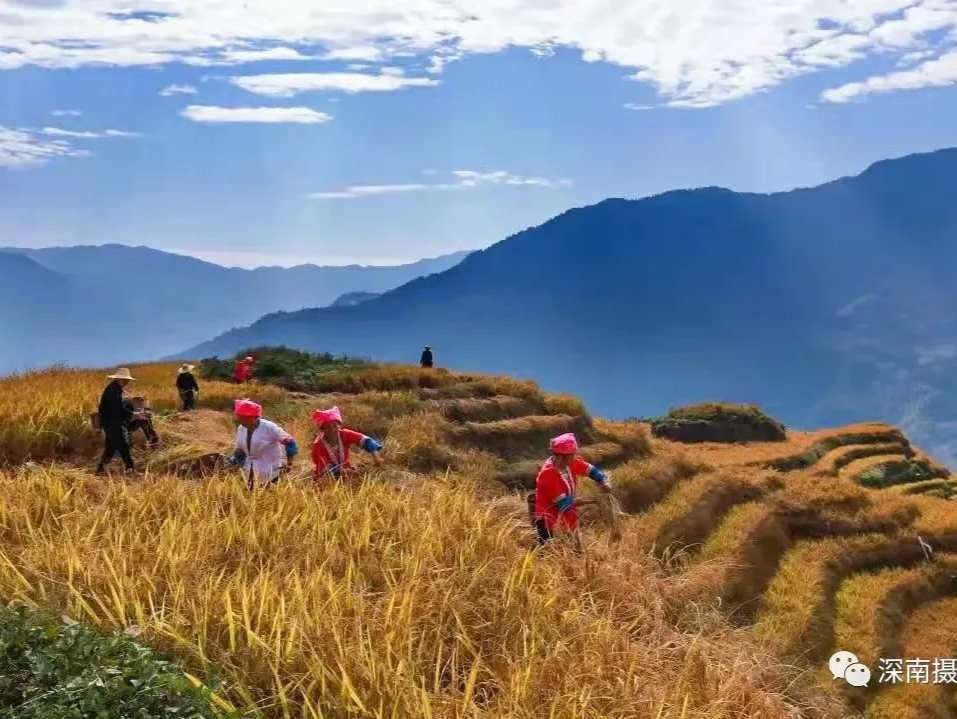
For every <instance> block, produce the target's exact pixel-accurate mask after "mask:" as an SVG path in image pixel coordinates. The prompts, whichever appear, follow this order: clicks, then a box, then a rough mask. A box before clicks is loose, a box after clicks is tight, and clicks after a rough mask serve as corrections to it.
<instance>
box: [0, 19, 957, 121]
mask: <svg viewBox="0 0 957 719" xmlns="http://www.w3.org/2000/svg"><path fill="white" fill-rule="evenodd" d="M42 4H43V8H42V10H39V9H38V8H37V0H32V1H30V2H25V1H23V0H21V1H20V2H13V3H10V2H5V3H4V5H3V8H4V10H3V12H4V25H3V29H4V33H3V34H4V39H3V49H2V50H0V69H13V68H18V67H23V66H26V65H39V66H43V67H51V68H63V67H81V66H85V65H101V66H110V67H121V66H147V65H149V66H156V65H163V64H168V63H173V62H192V63H194V64H206V65H237V64H246V63H253V62H260V61H264V60H280V61H290V60H299V59H302V58H310V57H316V56H319V57H322V58H323V59H324V60H328V61H344V62H349V61H355V62H375V63H383V62H389V61H391V60H393V59H394V58H413V59H415V60H417V61H422V62H430V63H431V66H430V67H429V70H428V73H429V74H432V75H437V74H439V73H440V72H441V70H442V68H443V66H444V65H445V63H447V62H451V61H454V60H456V59H458V58H463V57H467V56H469V55H476V54H488V53H494V52H499V51H502V50H505V49H507V48H511V47H518V48H525V49H527V50H529V51H532V52H535V53H538V54H540V55H548V54H549V53H553V52H554V51H556V50H558V49H560V48H568V49H572V50H576V51H578V52H580V53H581V56H582V58H583V59H584V60H585V61H588V62H597V61H602V62H605V63H609V64H613V65H617V66H618V67H620V68H621V69H622V71H623V74H625V75H626V76H628V77H630V78H632V79H634V80H636V81H639V82H643V83H648V84H650V85H652V86H653V87H654V88H656V89H657V91H658V92H659V94H660V96H661V97H662V99H663V104H671V106H673V107H690V108H695V107H711V106H714V105H716V104H721V103H724V102H728V101H731V100H734V99H737V98H742V97H746V96H748V95H752V94H754V93H757V92H761V91H764V90H767V89H769V88H772V87H775V86H777V85H780V84H781V83H784V82H787V81H788V80H790V79H792V78H794V77H797V76H800V75H805V74H808V73H814V72H818V71H821V70H823V69H829V68H837V67H848V66H850V65H851V64H852V63H854V62H856V61H858V60H861V59H862V58H869V57H875V56H881V57H882V58H886V59H888V60H890V61H891V62H894V61H895V60H897V59H899V58H902V57H904V56H905V55H907V54H909V53H913V52H921V51H928V50H930V51H934V56H947V54H948V53H950V52H951V51H953V50H954V49H955V45H957V34H955V32H954V31H955V28H957V3H955V2H954V1H953V0H814V1H813V2H812V1H811V0H787V1H782V2H766V3H746V2H729V0H697V2H696V3H695V8H694V12H693V13H689V11H688V8H687V6H686V4H683V3H676V2H674V0H633V1H632V2H629V3H624V4H622V3H621V2H615V1H614V0H552V1H551V2H549V3H548V12H543V10H542V7H543V6H542V2H541V0H510V1H509V2H488V1H487V0H416V2H415V5H414V9H413V10H409V9H408V8H407V7H406V6H404V5H402V4H396V3H395V2H394V0H364V1H363V2H361V3H351V4H348V5H345V6H341V4H338V5H336V6H335V7H331V6H330V5H329V4H328V3H314V2H306V1H305V0H290V1H289V2H284V3H282V12H277V11H276V5H275V3H274V2H273V0H244V2H243V3H241V4H240V5H237V4H236V3H228V2H222V1H221V0H190V2H188V3H186V2H174V1H173V0H168V1H167V0H164V1H163V2H161V3H160V5H161V6H163V7H164V8H165V7H167V6H168V7H169V8H173V7H175V12H172V11H169V12H165V11H164V12H159V11H132V12H131V11H130V10H129V7H130V3H129V1H128V0H96V1H94V0H58V1H56V2H47V1H46V0H44V2H43V3H42ZM742 38H747V42H743V41H742ZM930 62H938V63H943V64H946V62H944V61H943V58H939V59H938V60H937V61H933V60H931V61H930ZM417 79H418V80H420V81H421V80H422V78H417ZM955 81H957V80H955V79H954V78H953V75H952V74H950V73H949V72H948V71H947V70H946V67H942V66H941V65H929V66H927V67H925V68H924V69H923V71H921V75H920V77H910V78H908V77H892V78H890V79H889V80H887V81H886V82H883V83H881V82H877V83H876V84H875V83H871V82H870V81H869V80H864V81H861V82H862V83H864V84H865V87H866V88H868V89H865V90H863V91H862V90H857V89H855V90H846V91H844V92H843V93H841V92H837V91H835V92H834V93H833V94H832V95H831V97H833V98H843V97H846V96H847V95H848V94H850V95H851V96H853V97H861V96H863V95H864V94H868V93H869V92H870V91H884V92H889V91H891V90H892V89H906V88H911V87H916V86H921V87H928V86H938V85H941V84H945V83H946V84H950V83H952V82H955ZM377 82H380V83H381V82H382V81H381V80H379V81H377ZM323 86H325V85H323ZM405 86H408V85H405ZM875 86H876V87H879V88H881V89H880V90H875V89H874V88H875ZM264 87H265V88H267V90H268V92H270V93H282V92H294V90H292V89H290V88H289V86H288V85H287V84H282V83H280V84H279V85H276V84H268V85H266V86H260V89H263V88H264ZM306 89H313V88H312V87H311V85H310V86H309V87H307V88H306ZM366 89H369V88H366ZM373 89H385V88H383V87H382V86H378V87H376V88H373ZM388 89H397V88H395V87H394V86H393V87H391V88H388ZM838 90H839V89H838ZM836 101H841V100H840V99H838V100H836Z"/></svg>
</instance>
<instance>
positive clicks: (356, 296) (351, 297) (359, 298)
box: [329, 292, 380, 307]
mask: <svg viewBox="0 0 957 719" xmlns="http://www.w3.org/2000/svg"><path fill="white" fill-rule="evenodd" d="M379 294H380V293H378V292H347V293H346V294H344V295H342V297H339V298H338V299H337V300H336V301H335V302H333V303H332V304H330V305H329V306H330V307H353V306H355V305H359V304H362V303H363V302H368V301H369V300H374V299H375V298H376V297H378V296H379Z"/></svg>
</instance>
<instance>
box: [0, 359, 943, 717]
mask: <svg viewBox="0 0 957 719" xmlns="http://www.w3.org/2000/svg"><path fill="white" fill-rule="evenodd" d="M317 361H320V360H317ZM174 372H175V366H174V365H147V366H141V367H137V368H134V374H136V375H138V376H140V377H142V384H141V385H139V386H138V388H137V389H138V392H139V393H141V394H143V395H145V396H146V397H148V398H149V400H150V404H151V405H152V406H153V408H154V410H155V411H156V413H157V420H156V421H157V426H158V429H159V431H160V433H161V435H162V437H163V438H164V446H162V447H161V448H159V449H157V450H153V451H148V450H146V449H145V448H143V447H141V446H140V445H139V443H138V444H137V447H136V450H135V451H136V455H137V458H138V459H139V460H140V461H141V463H142V464H143V465H144V466H145V467H146V468H147V470H146V474H145V475H144V476H139V477H132V478H127V479H125V480H124V478H122V477H113V478H111V479H97V478H94V477H92V476H91V475H90V474H89V470H88V468H89V467H90V466H91V464H92V461H93V457H94V455H95V442H94V440H95V439H96V438H95V436H94V435H93V433H92V431H91V430H90V429H89V425H88V423H87V422H86V413H87V412H88V411H89V410H90V409H91V405H92V402H93V400H94V399H95V397H96V395H97V393H98V391H99V389H100V388H101V386H102V384H103V382H104V380H103V377H102V375H103V372H71V371H57V372H48V373H43V374H36V375H27V376H24V377H14V378H8V379H4V380H0V384H2V387H0V389H2V390H3V391H2V392H0V420H2V422H0V428H2V429H0V462H3V463H4V464H5V465H6V468H5V469H3V470H0V484H2V486H3V491H2V492H0V497H2V499H0V553H2V554H0V556H2V557H3V558H4V562H2V563H0V595H2V596H3V597H4V598H6V599H11V598H21V599H28V600H32V601H38V602H40V603H41V604H42V605H44V606H48V607H51V608H53V609H54V610H55V611H66V612H69V613H71V614H72V615H74V616H75V617H77V618H80V619H82V620H84V621H87V622H90V623H92V624H95V625H97V626H103V627H111V628H126V627H130V626H135V628H136V632H137V634H138V635H139V636H141V638H142V639H143V640H144V641H147V642H149V643H151V644H153V645H155V646H157V647H158V648H160V649H163V650H168V651H172V652H173V653H174V655H175V656H176V657H177V658H178V659H180V660H182V661H184V662H185V663H186V665H187V667H188V668H189V671H190V672H191V673H192V674H194V675H195V676H203V672H205V671H207V670H208V669H209V664H212V665H214V666H215V667H216V673H217V675H218V676H220V677H222V679H223V685H222V687H220V689H219V691H220V696H221V698H220V701H222V702H226V703H228V704H230V705H232V706H234V707H241V708H243V710H245V711H247V712H251V713H252V715H253V716H261V717H269V718H272V717H277V718H278V717H284V716H288V715H291V716H300V715H301V716H310V717H311V716H337V715H343V714H347V713H354V714H356V715H361V716H382V717H385V716H393V715H395V716H416V717H418V716H423V717H424V716H475V717H540V716H550V715H551V716H576V717H596V718H597V717H622V719H624V717H648V719H652V718H653V719H659V718H663V717H669V718H673V719H679V718H680V719H685V718H686V717H690V716H696V717H705V718H707V719H717V718H718V717H720V718H722V719H731V717H739V716H749V717H760V718H763V719H785V718H787V719H795V718H797V717H802V718H804V717H806V718H807V719H811V718H815V719H816V718H820V719H825V718H827V719H830V718H833V719H838V718H839V717H841V718H844V717H849V716H850V717H856V716H866V717H895V718H896V719H910V718H913V719H932V718H933V719H938V718H943V719H947V718H949V717H957V710H955V708H954V705H953V691H950V692H949V693H948V691H946V690H947V687H945V686H939V687H928V686H922V685H911V686H892V685H891V686H887V685H884V686H879V685H877V684H876V683H874V684H872V685H871V686H870V688H867V689H864V690H856V689H853V688H850V687H848V686H847V685H844V686H843V687H842V686H840V685H839V684H838V683H836V682H834V681H833V680H832V679H831V677H830V674H829V673H828V671H827V658H828V657H829V656H830V654H831V653H832V652H833V651H835V650H836V649H838V648H839V649H843V650H848V651H853V652H855V653H856V654H857V655H858V656H859V657H860V659H861V661H864V662H865V663H868V664H869V665H870V666H872V668H874V667H876V659H877V657H882V656H883V657H893V656H898V657H918V656H922V657H927V656H931V654H930V652H936V654H934V656H952V655H953V652H954V650H957V645H955V644H954V643H955V641H957V639H955V636H957V635H955V634H954V633H953V632H950V633H947V631H946V627H948V626H951V625H952V624H953V621H952V620H953V618H954V617H955V616H957V615H955V614H954V611H955V609H954V605H953V598H954V597H957V581H955V580H954V578H955V576H957V575H955V573H957V559H955V557H957V515H955V514H954V511H953V503H952V502H951V501H949V499H947V498H949V497H950V496H952V494H953V490H952V485H953V483H954V480H952V478H951V476H950V474H949V472H948V471H947V470H946V469H945V468H943V467H942V466H940V465H939V464H938V463H937V462H935V461H934V460H933V459H932V458H930V457H928V456H926V455H925V454H924V453H923V452H922V451H921V450H920V449H918V448H916V447H914V446H912V445H911V443H910V441H909V440H908V438H907V437H906V436H905V435H904V434H903V433H902V432H901V431H900V430H899V429H897V428H895V427H892V426H889V425H885V424H859V425H853V426H847V427H840V428H834V429H827V430H819V431H814V432H796V431H792V430H789V431H787V432H786V436H784V438H783V439H781V438H778V439H776V440H775V441H771V442H751V443H707V442H705V443H694V444H687V443H681V442H676V441H672V440H668V439H663V438H656V437H654V436H653V433H652V431H651V427H650V426H649V425H647V424H645V423H643V422H635V421H633V422H609V421H606V420H602V419H597V418H594V417H592V416H590V415H589V414H588V413H587V412H586V410H585V408H584V406H583V405H582V403H581V402H580V401H578V400H577V399H576V398H574V397H571V396H568V395H556V394H550V393H547V392H543V391H542V390H541V389H540V388H538V387H537V386H536V385H534V384H532V383H528V382H522V381H517V380H514V379H511V378H508V377H504V376H487V375H478V374H462V373H452V372H447V371H443V370H420V369H418V368H413V367H402V366H392V365H354V364H348V363H343V362H338V363H335V362H331V361H330V364H329V367H328V371H318V370H317V371H315V372H314V373H313V375H312V376H313V379H312V380H310V381H305V380H303V379H300V380H299V381H298V382H297V385H296V389H295V390H294V391H290V390H283V389H281V388H279V387H277V386H274V385H270V384H263V385H252V386H250V387H248V388H245V391H246V392H247V393H248V394H251V395H252V396H253V397H256V398H257V399H258V400H259V401H261V402H263V403H264V405H265V407H266V415H267V416H268V417H271V418H273V419H275V420H277V421H279V422H280V423H281V424H282V425H283V426H284V427H285V428H286V429H287V430H289V431H290V432H292V433H293V434H294V435H295V436H296V437H297V438H298V439H299V440H300V443H301V444H303V445H305V446H308V441H309V439H310V438H311V436H312V434H313V428H312V426H311V421H310V419H309V415H310V413H311V411H312V410H313V409H314V408H316V407H327V406H329V405H331V404H333V403H335V404H337V405H339V406H340V407H341V408H342V410H343V413H344V415H345V418H346V422H347V424H348V425H349V426H352V427H355V428H356V429H360V430H362V431H364V432H366V433H368V434H370V435H373V436H376V437H378V438H379V439H381V440H383V441H384V443H385V448H386V457H387V460H386V461H387V464H386V467H385V469H384V470H383V471H381V472H376V471H368V470H369V469H370V468H371V464H369V463H368V461H367V460H366V458H365V457H363V456H359V457H358V458H357V459H358V461H359V463H360V467H363V468H365V469H366V470H367V471H366V473H365V475H364V479H363V481H362V482H361V484H359V485H353V486H350V485H342V486H331V487H326V488H325V489H319V488H316V487H315V486H313V485H312V484H311V482H310V479H309V469H308V467H306V466H302V465H301V464H300V465H299V466H298V467H297V468H296V469H295V470H294V471H293V472H292V473H291V474H290V475H288V476H287V479H286V480H284V481H283V482H282V483H281V484H280V486H279V487H278V488H276V489H275V490H271V491H269V492H265V493H261V492H256V493H252V494H250V493H247V492H246V491H245V490H243V488H242V486H241V482H240V481H239V480H238V478H237V477H236V476H234V475H232V474H231V473H228V472H226V473H223V472H220V471H217V470H215V469H213V468H212V467H211V465H208V464H206V463H204V462H203V458H204V457H206V456H207V455H208V454H209V453H210V452H220V451H227V450H228V449H229V448H230V446H231V444H232V437H233V433H234V430H233V426H232V423H231V419H230V416H229V414H228V412H227V411H224V410H226V409H227V408H228V407H229V403H230V398H231V397H232V396H233V395H234V394H235V393H236V390H237V388H236V387H235V386H234V385H229V384H225V383H219V382H212V381H206V382H203V393H202V395H201V398H202V399H201V405H202V406H201V408H200V409H199V410H198V411H196V412H193V413H178V412H176V411H174V409H173V408H174V406H175V405H174V397H175V395H174V392H173V390H172V385H171V380H172V377H173V375H174ZM276 381H278V382H280V383H285V380H283V379H282V378H281V377H277V378H276ZM309 382H311V383H312V384H310V383H309ZM51 398H52V399H53V400H54V401H53V402H50V401H49V400H50V399H51ZM720 409H721V406H717V405H713V404H710V405H702V406H700V407H698V408H689V409H688V410H686V411H684V412H680V411H676V412H675V413H673V414H672V420H671V421H672V422H673V421H674V419H675V418H681V419H684V420H694V421H702V422H704V421H725V419H726V418H725V416H724V415H722V414H721V412H719V411H718V410H720ZM754 414H755V416H759V417H760V419H761V421H762V422H773V420H772V419H770V418H768V417H766V416H764V415H760V414H759V413H758V412H757V410H756V409H755V410H754ZM749 421H750V420H749ZM51 430H52V431H51ZM568 430H572V431H575V432H576V433H577V434H578V436H579V438H580V440H581V441H582V444H583V454H584V456H585V457H586V458H587V459H589V460H590V461H593V462H596V463H599V464H601V466H603V467H605V468H606V469H609V470H610V474H611V477H612V483H613V486H614V487H615V491H616V494H617V497H618V500H619V505H618V507H619V508H618V509H617V510H616V509H614V508H612V507H609V506H607V505H605V504H604V503H602V502H599V501H598V500H597V495H595V493H594V492H593V491H592V490H591V488H590V487H589V486H588V484H587V480H586V481H585V484H583V485H582V499H581V501H582V508H583V513H584V522H585V525H586V529H585V532H584V542H585V555H584V557H577V556H576V555H574V554H573V553H571V552H570V551H568V548H567V547H566V546H565V544H564V542H559V543H558V544H557V545H556V546H555V547H553V548H550V549H549V550H548V551H546V552H544V553H542V554H540V555H533V554H529V553H528V550H529V549H530V548H531V546H532V530H531V528H530V527H529V526H528V517H527V514H526V507H525V493H526V491H527V488H528V487H530V486H532V481H533V479H534V476H535V472H536V471H537V467H538V466H539V464H540V462H541V460H542V459H543V458H544V456H545V455H546V448H547V441H548V438H549V437H551V436H554V435H555V434H557V433H559V432H563V431H568ZM307 454H308V453H306V455H307ZM360 454H361V453H360ZM26 459H30V460H32V461H30V462H27V463H24V460H26ZM918 538H919V539H918ZM922 543H923V544H925V545H926V546H927V548H929V550H930V551H931V552H932V554H930V555H929V554H928V553H927V548H924V547H922ZM317 607H321V608H322V609H321V611H317V609H316V608H317ZM930 618H932V620H930ZM929 620H930V623H928V621H929ZM930 626H936V627H939V630H938V631H931V629H930ZM576 687H577V688H578V690H575V688H576ZM582 687H588V688H589V691H588V692H583V691H581V688H582Z"/></svg>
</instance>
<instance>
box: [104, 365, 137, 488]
mask: <svg viewBox="0 0 957 719" xmlns="http://www.w3.org/2000/svg"><path fill="white" fill-rule="evenodd" d="M108 378H109V380H110V383H109V384H108V385H107V386H106V389H104V390H103V394H102V395H101V396H100V406H99V408H98V410H97V411H98V413H99V417H100V429H102V430H103V437H104V446H103V455H102V456H101V457H100V462H99V464H97V465H96V473H97V474H105V473H106V465H108V464H109V463H110V462H111V461H112V460H113V456H114V455H116V454H119V455H120V459H122V460H123V464H124V466H125V467H126V469H127V471H133V470H134V469H135V467H134V465H133V457H132V456H131V455H130V438H129V434H128V432H129V429H128V426H129V422H130V420H131V419H132V418H133V410H132V408H131V407H130V405H129V404H128V403H127V402H125V401H124V397H123V389H124V388H125V387H126V386H127V385H128V384H129V383H130V382H133V381H135V378H134V377H133V375H131V374H130V370H129V369H128V368H126V367H121V368H120V369H118V370H116V372H114V373H113V374H111V375H108Z"/></svg>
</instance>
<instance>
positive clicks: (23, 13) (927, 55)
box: [0, 0, 957, 266]
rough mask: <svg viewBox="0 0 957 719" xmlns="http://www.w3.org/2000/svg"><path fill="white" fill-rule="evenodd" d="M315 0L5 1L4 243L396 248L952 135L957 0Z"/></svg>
mask: <svg viewBox="0 0 957 719" xmlns="http://www.w3.org/2000/svg"><path fill="white" fill-rule="evenodd" d="M227 5H228V6H233V5H234V6H235V7H224V6H227ZM316 5H320V3H312V2H307V0H270V1H268V2H267V1H266V0H247V2H245V3H234V4H230V3H220V2H216V1H215V0H190V2H185V1H181V0H0V218H2V221H0V243H2V244H7V245H19V246H30V247H37V246H44V245H67V244H81V243H85V244H100V243H105V242H122V243H126V244H147V245H150V246H153V247H158V248H161V249H169V250H173V251H178V252H183V253H188V254H194V255H196V256H200V257H204V258H208V259H212V260H213V261H218V262H222V263H225V264H240V265H245V266H251V265H258V264H285V265H289V264H294V263H297V262H304V261H314V262H318V263H322V264H344V263H349V262H362V263H366V264H391V263H397V262H403V261H410V260H414V259H417V258H420V257H425V256H435V255H439V254H443V253H446V252H451V251H454V250H459V249H471V248H477V247H482V246H487V245H489V244H491V243H493V242H496V241H498V240H500V239H503V238H504V237H506V236H507V235H509V234H511V233H514V232H516V231H519V230H521V229H524V228H525V227H528V226H531V225H535V224H538V223H540V222H542V221H544V220H546V219H548V218H549V217H551V216H553V215H555V214H557V213H559V212H561V211H563V210H565V209H567V208H569V207H573V206H580V205H584V204H590V203H593V202H597V201H600V200H601V199H604V198H606V197H609V196H613V197H641V196H645V195H648V194H653V193H657V192H661V191H665V190H669V189H675V188H683V187H696V186H703V185H723V186H726V187H730V188H732V189H738V190H749V191H761V192H764V191H775V190H782V189H789V188H792V187H795V186H807V185H813V184H817V183H820V182H822V181H826V180H829V179H833V178H835V177H838V176H842V175H847V174H854V173H857V172H859V171H861V170H863V169H864V168H865V167H866V166H867V165H868V164H870V163H872V162H874V161H877V160H880V159H884V158H887V157H896V156H900V155H904V154H908V153H911V152H921V151H927V150H933V149H937V148H940V147H947V146H955V145H957V123H955V122H954V121H953V119H954V117H955V111H957V89H955V87H954V84H955V83H957V35H955V28H957V0H922V1H917V2H915V1H913V0H850V1H844V0H813V1H812V0H791V1H790V2H788V1H786V0H780V1H779V2H775V3H767V4H765V5H766V7H765V6H755V4H754V3H750V2H744V0H695V2H687V3H674V2H670V0H633V2H631V3H629V4H628V6H627V7H623V6H622V4H621V3H620V2H617V1H616V2H612V1H611V0H578V1H577V2H571V1H570V0H482V1H481V2H479V0H408V1H407V2H404V3H400V4H398V5H402V10H397V9H395V7H394V6H396V5H397V4H396V3H394V2H386V1H385V0H363V2H357V3H351V4H350V5H351V7H348V8H339V9H337V11H336V12H335V13H329V12H327V11H323V10H322V9H320V8H315V7H313V6H316ZM679 5H680V6H682V7H676V6H679ZM390 6H392V7H390Z"/></svg>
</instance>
